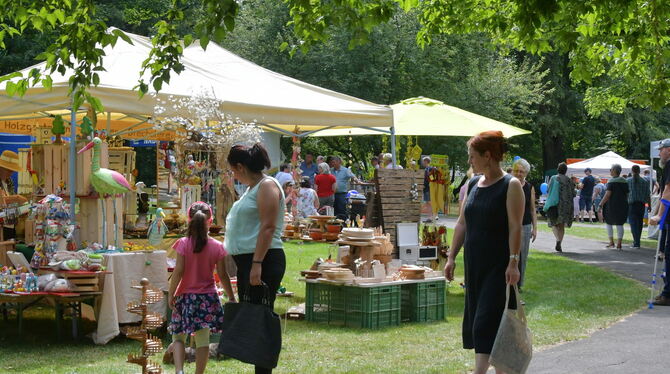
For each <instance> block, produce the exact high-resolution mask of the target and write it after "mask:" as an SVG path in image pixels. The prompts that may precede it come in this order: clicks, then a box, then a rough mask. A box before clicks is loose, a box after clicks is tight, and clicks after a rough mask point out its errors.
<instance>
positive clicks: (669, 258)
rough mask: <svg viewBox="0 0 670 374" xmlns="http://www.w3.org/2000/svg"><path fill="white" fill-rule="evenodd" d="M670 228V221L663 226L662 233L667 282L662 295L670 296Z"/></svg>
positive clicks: (665, 281) (665, 280)
mask: <svg viewBox="0 0 670 374" xmlns="http://www.w3.org/2000/svg"><path fill="white" fill-rule="evenodd" d="M669 230H670V223H666V224H665V226H664V227H663V232H662V233H661V243H663V250H664V252H665V279H663V282H664V283H665V285H664V287H663V291H662V292H661V295H663V296H665V297H670V279H668V278H670V277H668V276H669V275H670V274H669V273H670V240H668V239H670V235H668V232H669Z"/></svg>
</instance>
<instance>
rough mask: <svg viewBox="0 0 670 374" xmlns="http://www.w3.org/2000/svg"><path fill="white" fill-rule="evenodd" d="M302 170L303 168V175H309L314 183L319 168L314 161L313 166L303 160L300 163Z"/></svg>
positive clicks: (310, 180)
mask: <svg viewBox="0 0 670 374" xmlns="http://www.w3.org/2000/svg"><path fill="white" fill-rule="evenodd" d="M300 170H302V176H303V177H309V182H310V183H312V184H314V176H315V175H316V173H317V171H318V170H319V167H318V166H317V165H316V164H315V163H314V162H312V165H311V166H307V163H306V162H303V163H302V164H300Z"/></svg>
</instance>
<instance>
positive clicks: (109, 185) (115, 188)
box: [78, 136, 131, 247]
mask: <svg viewBox="0 0 670 374" xmlns="http://www.w3.org/2000/svg"><path fill="white" fill-rule="evenodd" d="M100 143H102V140H100V138H98V137H97V136H96V137H95V138H93V140H92V141H91V142H90V143H88V144H86V146H84V148H82V149H81V150H80V151H79V152H78V154H80V153H83V152H86V151H88V150H89V149H91V148H93V159H92V161H91V171H92V173H91V177H90V180H91V184H92V185H93V188H94V189H95V190H96V192H98V194H99V195H100V197H101V198H107V197H109V196H112V195H116V196H118V195H121V194H124V193H126V192H128V191H130V190H131V187H130V183H128V181H127V180H126V178H125V177H124V176H123V175H122V174H121V173H119V172H116V171H114V170H110V169H105V168H101V167H100ZM112 205H113V206H114V233H115V235H114V238H115V240H114V245H115V246H117V247H118V243H117V240H116V238H117V237H118V235H116V230H117V225H118V224H117V220H116V204H112ZM102 215H103V217H105V216H106V215H105V204H104V203H103V204H102ZM102 222H103V231H102V241H103V245H105V247H106V246H107V221H106V220H105V219H103V221H102Z"/></svg>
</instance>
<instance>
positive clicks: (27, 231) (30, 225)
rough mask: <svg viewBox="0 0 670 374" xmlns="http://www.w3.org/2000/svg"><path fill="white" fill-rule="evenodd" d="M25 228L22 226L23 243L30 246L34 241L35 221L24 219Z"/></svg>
mask: <svg viewBox="0 0 670 374" xmlns="http://www.w3.org/2000/svg"><path fill="white" fill-rule="evenodd" d="M25 222H26V223H25V226H24V234H23V241H24V242H25V243H26V244H28V245H31V244H33V243H34V241H35V220H34V219H26V221H25Z"/></svg>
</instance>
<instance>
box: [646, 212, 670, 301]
mask: <svg viewBox="0 0 670 374" xmlns="http://www.w3.org/2000/svg"><path fill="white" fill-rule="evenodd" d="M661 204H663V205H665V211H664V212H663V217H661V221H660V222H659V223H658V227H659V228H660V230H661V233H660V234H659V235H658V240H657V244H656V253H654V272H653V273H651V298H650V299H649V309H654V294H655V293H656V268H657V266H658V261H656V259H655V257H656V256H658V252H659V251H660V250H661V238H662V237H663V227H664V225H665V220H666V219H667V218H668V210H670V201H668V200H666V199H661ZM665 271H666V275H665V276H666V277H667V276H668V274H667V271H668V269H665Z"/></svg>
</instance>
